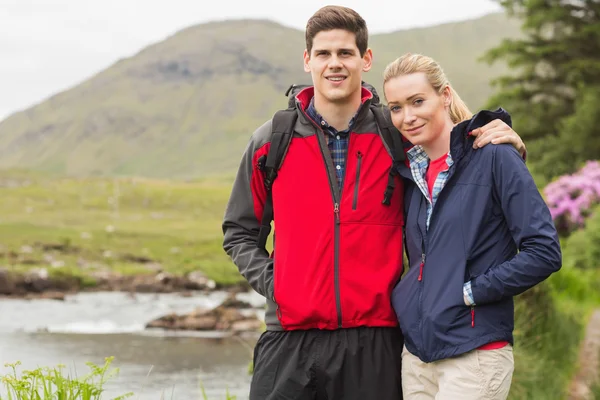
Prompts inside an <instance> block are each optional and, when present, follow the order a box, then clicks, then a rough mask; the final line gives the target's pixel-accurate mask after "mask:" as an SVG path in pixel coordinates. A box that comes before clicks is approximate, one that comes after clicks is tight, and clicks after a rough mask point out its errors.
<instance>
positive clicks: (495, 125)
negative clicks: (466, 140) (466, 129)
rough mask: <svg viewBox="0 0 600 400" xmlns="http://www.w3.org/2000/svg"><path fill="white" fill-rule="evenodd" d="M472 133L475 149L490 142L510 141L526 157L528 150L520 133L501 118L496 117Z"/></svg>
mask: <svg viewBox="0 0 600 400" xmlns="http://www.w3.org/2000/svg"><path fill="white" fill-rule="evenodd" d="M471 135H473V136H475V142H474V143H473V148H474V149H477V148H480V147H483V146H485V145H487V144H489V143H492V144H501V143H510V144H512V145H513V146H514V147H515V149H517V151H518V152H519V153H520V154H521V156H522V157H523V158H525V152H526V151H527V149H526V148H525V143H523V140H521V137H520V136H519V134H518V133H517V132H515V131H514V130H513V129H512V128H511V127H510V126H508V125H507V124H506V123H505V122H504V121H502V120H501V119H495V120H493V121H492V122H488V123H487V124H485V125H484V126H482V127H481V128H477V129H474V130H473V131H472V132H471Z"/></svg>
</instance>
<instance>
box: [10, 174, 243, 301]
mask: <svg viewBox="0 0 600 400" xmlns="http://www.w3.org/2000/svg"><path fill="white" fill-rule="evenodd" d="M230 187H231V182H230V181H228V180H226V179H223V180H219V179H214V180H203V181H190V182H183V181H158V180H149V179H140V178H120V179H106V178H86V179H74V178H56V177H48V176H45V175H41V174H34V173H29V172H27V173H17V172H2V175H0V209H2V211H3V212H2V215H1V216H0V295H5V296H6V295H10V296H27V295H30V296H32V295H36V294H37V293H42V292H59V293H71V292H77V291H87V290H120V291H131V292H169V291H186V290H204V289H207V288H208V289H211V288H235V287H238V286H239V285H241V286H243V279H242V278H241V276H240V274H239V272H238V271H237V269H236V268H235V266H234V265H233V264H232V263H231V261H230V260H229V258H228V257H227V255H226V254H225V252H224V251H223V249H222V232H221V221H222V216H223V208H224V204H225V202H226V200H227V197H228V195H229V191H230ZM232 290H234V289H232Z"/></svg>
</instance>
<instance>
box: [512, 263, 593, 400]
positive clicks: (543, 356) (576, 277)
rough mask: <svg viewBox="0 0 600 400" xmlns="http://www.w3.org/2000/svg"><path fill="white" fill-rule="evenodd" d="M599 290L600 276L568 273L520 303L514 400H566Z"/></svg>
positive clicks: (590, 272) (572, 270) (565, 269)
mask: <svg viewBox="0 0 600 400" xmlns="http://www.w3.org/2000/svg"><path fill="white" fill-rule="evenodd" d="M599 284H600V273H599V272H598V271H597V270H581V269H575V268H569V267H563V269H562V270H561V271H559V272H558V273H557V274H555V275H553V276H551V277H550V278H549V279H548V280H547V281H546V282H544V283H542V284H541V285H538V286H536V287H534V288H533V289H530V290H529V291H527V292H525V293H524V294H523V295H521V296H519V297H518V298H517V299H516V302H515V331H514V335H515V349H514V354H515V373H514V375H513V383H512V387H511V394H510V397H509V398H510V399H515V400H517V399H519V400H520V399H548V400H553V399H556V400H562V399H564V398H566V395H567V389H568V386H569V382H570V380H571V378H572V377H573V375H574V374H575V372H576V368H577V357H578V355H579V347H580V344H581V342H582V340H583V337H584V334H585V329H586V325H587V322H588V320H589V317H590V315H591V313H592V312H593V310H594V309H595V308H597V307H598V306H599V305H600V291H599V290H598V287H599V286H598V285H599Z"/></svg>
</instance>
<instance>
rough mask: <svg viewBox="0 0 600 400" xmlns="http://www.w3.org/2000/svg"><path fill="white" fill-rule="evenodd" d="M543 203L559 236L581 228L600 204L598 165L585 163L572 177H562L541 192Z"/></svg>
mask: <svg viewBox="0 0 600 400" xmlns="http://www.w3.org/2000/svg"><path fill="white" fill-rule="evenodd" d="M544 195H545V197H546V203H547V204H548V207H549V208H550V213H551V214H552V218H553V219H554V223H555V225H556V229H557V230H558V232H559V234H560V235H561V236H568V235H569V234H570V233H572V232H573V231H575V230H576V229H579V228H581V227H583V226H584V223H585V220H586V219H587V218H589V217H590V215H591V210H592V208H593V207H594V206H595V205H597V204H598V203H599V202H600V163H599V162H598V161H588V162H587V163H586V164H585V165H584V167H583V168H581V169H580V170H579V171H578V172H576V173H575V174H572V175H563V176H561V177H560V178H558V179H557V180H556V181H554V182H552V183H550V184H548V185H547V186H546V188H545V189H544Z"/></svg>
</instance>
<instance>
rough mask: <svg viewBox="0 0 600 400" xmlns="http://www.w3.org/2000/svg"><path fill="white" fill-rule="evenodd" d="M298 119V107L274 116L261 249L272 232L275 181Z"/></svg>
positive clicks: (267, 164) (265, 165) (260, 240)
mask: <svg viewBox="0 0 600 400" xmlns="http://www.w3.org/2000/svg"><path fill="white" fill-rule="evenodd" d="M296 119H298V112H297V110H296V108H288V109H287V110H280V111H277V112H276V113H275V115H274V116H273V120H272V128H271V131H272V136H271V145H270V148H269V152H268V153H267V158H266V160H265V162H264V165H263V172H264V184H265V190H266V192H267V197H266V199H265V205H264V207H263V214H262V219H261V222H260V231H259V232H258V241H257V242H256V245H257V247H259V248H261V249H264V248H265V246H266V244H267V238H268V237H269V234H270V233H271V221H273V195H272V189H273V182H274V181H275V179H276V178H277V171H278V170H279V168H280V167H281V164H282V163H283V158H284V157H285V154H286V153H287V150H288V148H289V146H290V142H291V141H292V136H294V125H295V124H296Z"/></svg>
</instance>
